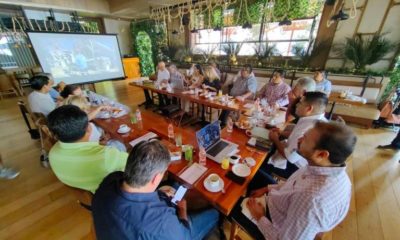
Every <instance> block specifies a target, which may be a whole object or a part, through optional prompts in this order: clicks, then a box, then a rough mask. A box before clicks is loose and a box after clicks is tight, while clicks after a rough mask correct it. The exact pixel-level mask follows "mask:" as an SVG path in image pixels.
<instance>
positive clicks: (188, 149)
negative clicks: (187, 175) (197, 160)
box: [185, 145, 193, 162]
mask: <svg viewBox="0 0 400 240" xmlns="http://www.w3.org/2000/svg"><path fill="white" fill-rule="evenodd" d="M185 159H186V160H187V161H190V162H191V161H192V160H193V146H191V145H186V148H185Z"/></svg>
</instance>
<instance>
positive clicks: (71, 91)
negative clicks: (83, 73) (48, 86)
mask: <svg viewBox="0 0 400 240" xmlns="http://www.w3.org/2000/svg"><path fill="white" fill-rule="evenodd" d="M60 95H61V97H63V98H64V99H67V98H68V97H69V96H70V95H75V96H83V91H82V88H81V87H80V86H79V85H77V84H68V85H67V86H65V87H64V89H63V90H62V92H61V93H60Z"/></svg>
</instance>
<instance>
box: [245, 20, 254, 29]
mask: <svg viewBox="0 0 400 240" xmlns="http://www.w3.org/2000/svg"><path fill="white" fill-rule="evenodd" d="M252 27H253V26H252V25H251V23H249V22H245V23H244V24H243V26H242V28H243V29H246V28H247V29H251V28H252Z"/></svg>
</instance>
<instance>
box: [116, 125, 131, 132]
mask: <svg viewBox="0 0 400 240" xmlns="http://www.w3.org/2000/svg"><path fill="white" fill-rule="evenodd" d="M130 131H131V128H129V127H128V128H127V129H125V130H122V129H118V130H117V133H119V134H125V133H128V132H130Z"/></svg>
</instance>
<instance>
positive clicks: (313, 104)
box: [296, 92, 328, 117]
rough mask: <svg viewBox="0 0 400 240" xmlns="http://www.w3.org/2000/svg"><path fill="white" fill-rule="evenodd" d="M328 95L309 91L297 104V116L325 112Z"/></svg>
mask: <svg viewBox="0 0 400 240" xmlns="http://www.w3.org/2000/svg"><path fill="white" fill-rule="evenodd" d="M327 105H328V96H326V94H325V93H322V92H307V93H305V94H304V95H303V97H301V99H300V101H299V102H298V103H297V105H296V116H298V117H307V116H313V115H319V114H323V113H325V109H326V106H327Z"/></svg>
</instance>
